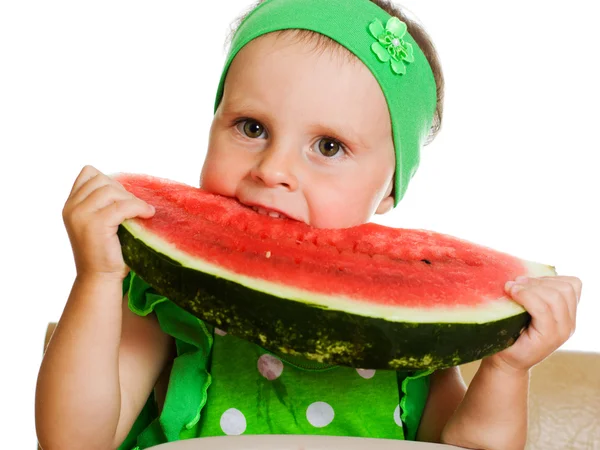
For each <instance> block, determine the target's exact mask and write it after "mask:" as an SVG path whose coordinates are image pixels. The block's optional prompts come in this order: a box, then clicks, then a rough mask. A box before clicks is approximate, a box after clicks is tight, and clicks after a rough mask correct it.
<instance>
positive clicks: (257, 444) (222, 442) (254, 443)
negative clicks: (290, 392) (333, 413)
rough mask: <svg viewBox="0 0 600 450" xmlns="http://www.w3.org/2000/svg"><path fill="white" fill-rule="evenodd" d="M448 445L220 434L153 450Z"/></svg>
mask: <svg viewBox="0 0 600 450" xmlns="http://www.w3.org/2000/svg"><path fill="white" fill-rule="evenodd" d="M458 448H459V447H454V446H451V445H441V444H428V443H425V442H407V441H397V440H390V439H365V438H347V437H336V436H292V435H286V436H278V435H270V436H224V437H211V438H202V439H189V440H186V441H180V442H172V443H170V444H162V445H157V446H156V447H152V449H153V450H333V449H336V450H337V449H345V450H354V449H356V450H451V449H458Z"/></svg>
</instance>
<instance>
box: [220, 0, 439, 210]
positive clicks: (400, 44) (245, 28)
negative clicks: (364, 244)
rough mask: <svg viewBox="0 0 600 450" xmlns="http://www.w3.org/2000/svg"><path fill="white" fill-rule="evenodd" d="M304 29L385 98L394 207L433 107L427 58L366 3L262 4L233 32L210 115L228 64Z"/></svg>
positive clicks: (402, 28) (293, 0)
mask: <svg viewBox="0 0 600 450" xmlns="http://www.w3.org/2000/svg"><path fill="white" fill-rule="evenodd" d="M294 28H295V29H304V30H310V31H314V32H316V33H320V34H323V35H325V36H328V37H329V38H331V39H333V40H334V41H336V42H338V43H339V44H340V45H342V46H343V47H345V48H347V49H348V50H349V51H350V52H352V53H353V54H354V55H356V57H358V59H360V60H361V61H362V62H363V63H364V64H365V65H366V66H367V67H368V68H369V70H370V71H371V72H372V73H373V76H374V77H375V78H376V79H377V81H378V82H379V86H381V90H382V91H383V94H384V96H385V98H386V101H387V104H388V108H389V113H390V118H391V122H392V133H393V139H394V147H395V151H396V179H395V205H397V204H398V202H399V201H400V200H401V199H402V197H403V196H404V193H405V192H406V188H407V187H408V182H409V181H410V179H411V178H412V176H413V175H414V173H415V172H416V170H417V167H418V165H419V154H420V149H421V146H422V145H423V144H424V142H425V140H426V139H427V137H428V135H429V130H430V128H431V123H432V121H433V113H434V111H435V106H436V101H437V91H436V84H435V79H434V77H433V73H432V71H431V67H430V66H429V63H428V61H427V58H426V57H425V55H424V54H423V52H422V51H421V49H420V48H419V46H418V45H417V44H416V42H415V40H414V39H413V38H412V36H410V35H409V34H408V32H407V31H406V25H405V24H404V23H403V22H401V21H400V20H398V19H397V18H395V17H392V16H391V15H389V14H388V13H387V12H386V11H384V10H383V9H381V8H379V7H378V6H377V5H375V4H374V3H372V2H371V1H370V0H266V1H265V2H264V3H261V4H260V5H259V6H257V7H256V8H255V9H254V10H253V11H252V12H251V13H250V14H249V15H248V16H247V17H246V19H245V20H244V21H243V22H242V23H241V24H240V26H239V28H238V29H237V31H236V33H235V35H234V37H233V41H232V43H231V48H230V51H229V55H228V57H227V62H226V63H225V67H224V69H223V74H222V75H221V80H220V82H219V87H218V90H217V97H216V101H215V111H216V110H217V108H218V106H219V103H220V102H221V98H222V96H223V88H224V83H225V77H226V75H227V71H228V69H229V66H230V65H231V62H232V61H233V58H235V56H236V55H237V53H238V52H239V51H240V50H241V49H242V48H243V47H244V46H245V45H246V44H247V43H248V42H250V41H252V40H253V39H256V38H257V37H259V36H262V35H263V34H267V33H271V32H274V31H280V30H285V29H294Z"/></svg>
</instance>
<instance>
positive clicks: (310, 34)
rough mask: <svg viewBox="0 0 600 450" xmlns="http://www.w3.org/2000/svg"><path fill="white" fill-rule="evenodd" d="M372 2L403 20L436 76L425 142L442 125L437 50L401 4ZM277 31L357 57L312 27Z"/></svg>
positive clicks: (441, 80) (441, 85)
mask: <svg viewBox="0 0 600 450" xmlns="http://www.w3.org/2000/svg"><path fill="white" fill-rule="evenodd" d="M263 1H264V0H259V1H258V2H257V3H255V4H254V5H253V6H252V7H251V8H250V9H249V10H248V11H246V13H244V14H243V15H242V16H241V17H240V18H238V19H237V20H236V21H235V22H234V24H233V26H232V30H231V33H230V35H229V38H228V39H227V43H229V42H231V39H232V38H233V35H234V33H235V30H236V29H237V27H238V26H239V25H240V24H241V23H242V21H243V20H244V19H245V18H246V17H247V16H248V14H250V13H251V12H252V11H253V10H254V9H255V8H256V7H257V6H258V5H260V4H261V3H262V2H263ZM370 1H371V2H372V3H375V4H376V5H377V6H379V7H380V8H381V9H383V10H384V11H386V12H387V13H388V14H390V15H391V16H395V17H397V18H398V19H400V20H401V21H402V22H404V23H406V27H407V29H408V32H409V33H410V35H411V36H412V37H413V39H414V40H415V42H416V43H417V44H418V45H419V47H420V49H421V51H422V52H423V54H424V55H425V57H426V58H427V61H429V65H430V66H431V71H432V72H433V77H434V79H435V84H436V88H437V89H436V91H437V106H436V108H435V112H434V114H433V122H432V124H431V129H430V131H429V136H428V138H427V141H426V142H425V145H427V144H429V143H431V142H432V141H433V140H434V139H435V137H436V136H437V134H438V132H439V131H440V128H441V127H442V117H443V113H444V74H443V72H442V66H441V64H440V60H439V57H438V54H437V51H436V49H435V47H434V45H433V42H432V41H431V38H430V37H429V35H428V34H427V32H426V31H425V29H424V28H423V27H422V26H421V25H419V24H418V23H417V22H415V21H414V20H412V19H410V18H409V17H408V16H407V15H406V14H405V13H404V11H402V9H401V8H400V6H398V5H395V4H394V3H392V2H391V1H390V0H370ZM277 33H279V34H291V35H292V36H294V37H296V38H297V39H299V40H301V41H305V42H309V43H311V44H314V46H315V49H316V50H318V51H326V50H327V51H332V52H334V53H338V52H339V54H341V55H343V56H346V57H348V58H349V60H351V61H358V58H356V56H355V55H354V54H352V53H351V52H350V51H349V50H347V49H346V48H345V47H342V46H341V45H340V44H338V43H337V42H335V41H334V40H333V39H330V38H329V37H327V36H324V35H322V34H319V33H315V32H314V31H309V30H296V29H295V30H283V31H277Z"/></svg>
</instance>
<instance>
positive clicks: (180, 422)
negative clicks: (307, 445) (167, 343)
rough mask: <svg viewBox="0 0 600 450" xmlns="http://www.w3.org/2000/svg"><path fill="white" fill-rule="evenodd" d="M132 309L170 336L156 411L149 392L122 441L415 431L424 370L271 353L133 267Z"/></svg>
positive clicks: (425, 385)
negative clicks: (203, 316)
mask: <svg viewBox="0 0 600 450" xmlns="http://www.w3.org/2000/svg"><path fill="white" fill-rule="evenodd" d="M123 290H124V292H127V293H128V296H129V307H130V309H131V310H132V311H133V312H134V313H136V314H139V315H147V314H150V313H151V312H154V313H155V314H156V316H157V318H158V320H159V323H160V325H161V328H162V329H163V331H164V332H166V333H167V334H170V335H171V336H173V337H174V338H175V342H176V344H177V355H178V356H177V357H176V358H175V360H174V361H173V369H172V372H171V376H170V380H169V387H168V391H167V396H166V399H165V404H164V407H163V410H162V412H161V414H160V415H159V414H158V413H157V410H156V404H155V402H154V398H153V397H152V396H151V397H150V398H149V399H148V402H147V404H146V406H145V408H144V410H143V411H142V413H141V414H140V416H139V417H138V420H137V421H136V423H135V424H134V426H133V428H132V430H131V432H130V433H129V435H128V437H127V439H126V440H125V442H124V443H123V445H121V447H119V449H120V450H126V449H127V450H130V449H143V448H147V447H151V446H153V445H158V444H160V443H164V442H169V441H175V440H180V439H189V438H196V437H209V436H227V435H232V436H234V435H241V434H311V435H328V436H356V437H376V438H387V439H410V440H414V439H415V435H416V431H417V428H418V425H419V422H420V418H421V415H422V412H423V409H424V405H425V401H426V399H427V394H428V390H429V375H430V372H425V371H422V372H417V373H402V372H395V371H388V370H369V369H353V368H350V367H343V366H333V365H326V364H321V363H317V362H314V361H308V360H306V359H304V358H297V357H290V356H289V355H279V354H273V353H271V352H269V351H267V350H265V349H263V348H262V347H260V346H258V345H255V344H253V343H250V342H248V341H245V340H242V339H239V338H237V337H235V336H232V335H229V334H227V333H225V332H223V331H221V330H218V329H214V330H213V329H212V328H211V327H209V326H207V325H206V324H204V323H203V322H202V321H200V320H198V319H197V318H195V317H194V316H192V315H191V314H189V313H187V312H185V311H183V310H182V309H181V308H179V307H178V306H176V305H175V304H173V303H171V302H170V301H169V300H168V299H166V298H165V297H162V296H160V295H158V294H156V293H155V292H154V291H153V290H152V289H151V288H150V287H149V286H148V285H147V284H146V283H145V282H144V281H143V280H142V279H141V278H139V277H138V276H136V275H135V274H134V273H131V274H130V275H129V276H128V277H127V278H126V279H125V282H124V286H123Z"/></svg>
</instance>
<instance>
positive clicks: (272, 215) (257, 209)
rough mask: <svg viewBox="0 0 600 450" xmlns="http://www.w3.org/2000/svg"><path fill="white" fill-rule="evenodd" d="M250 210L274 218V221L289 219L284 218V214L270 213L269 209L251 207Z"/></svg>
mask: <svg viewBox="0 0 600 450" xmlns="http://www.w3.org/2000/svg"><path fill="white" fill-rule="evenodd" d="M250 208H252V209H253V210H254V211H256V212H257V213H259V214H262V215H263V216H269V217H274V218H276V219H289V217H288V216H286V215H285V214H281V213H279V212H277V211H272V210H269V209H265V208H262V207H260V206H251V207H250Z"/></svg>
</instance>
